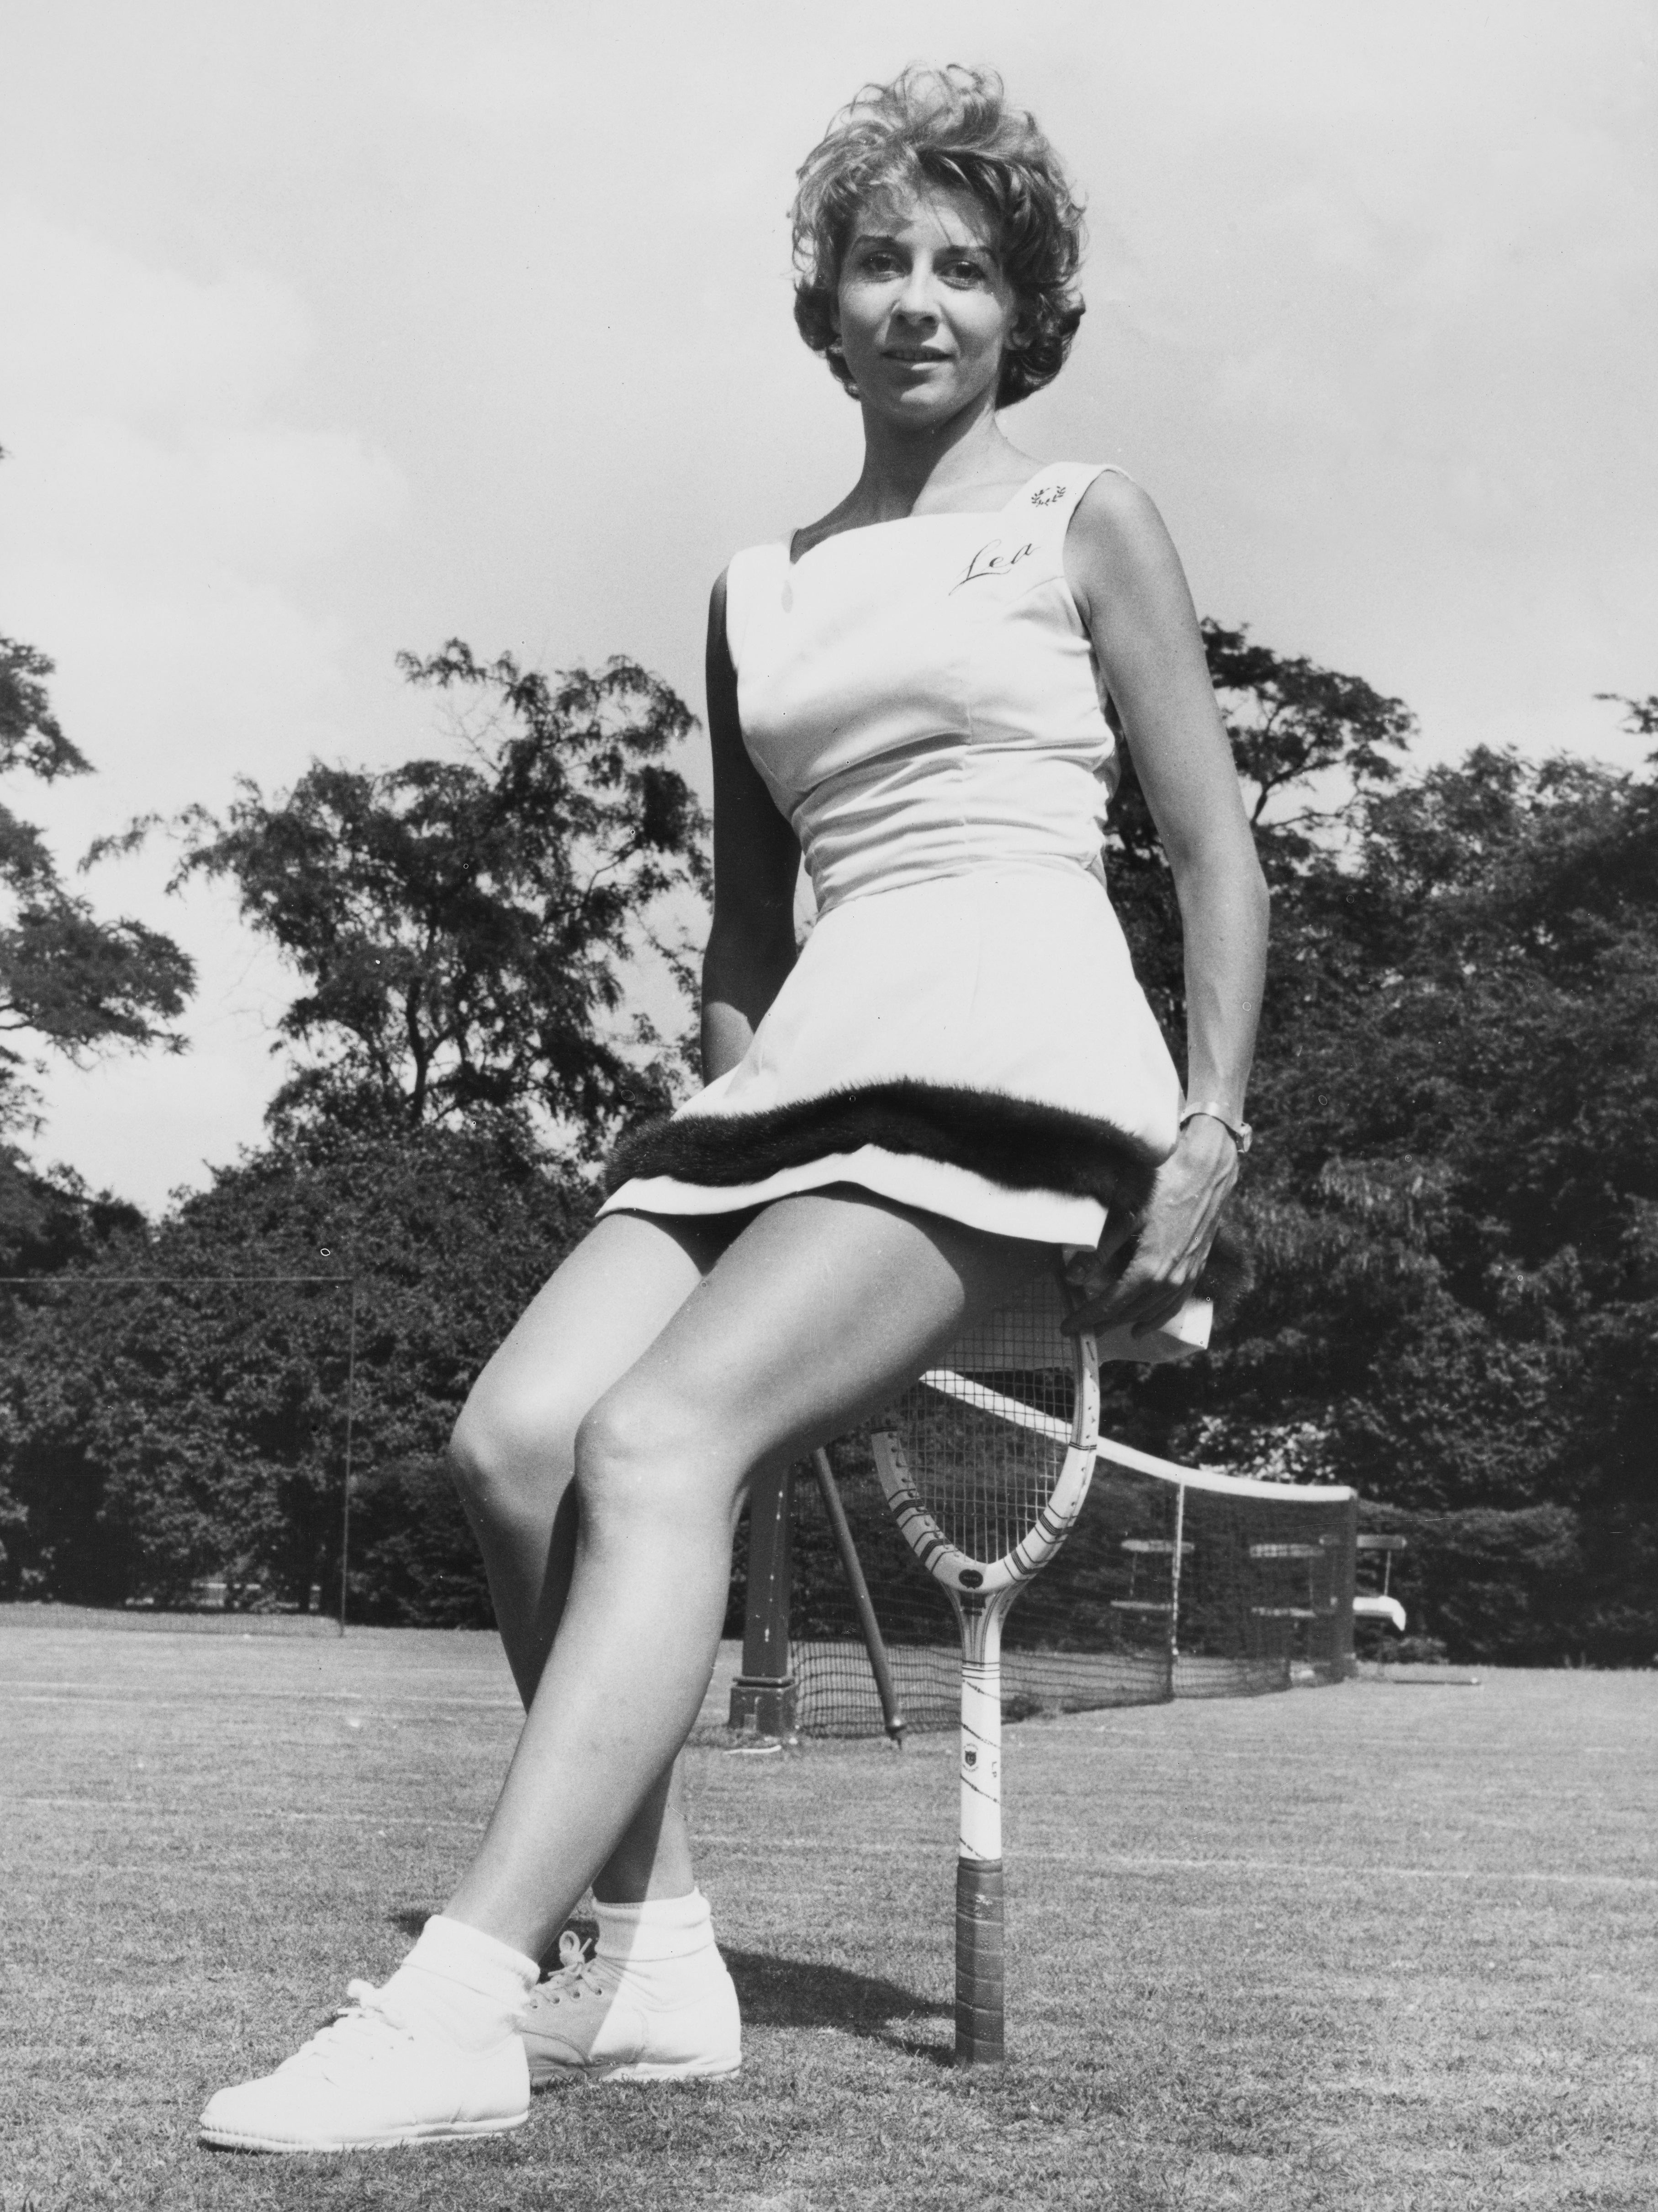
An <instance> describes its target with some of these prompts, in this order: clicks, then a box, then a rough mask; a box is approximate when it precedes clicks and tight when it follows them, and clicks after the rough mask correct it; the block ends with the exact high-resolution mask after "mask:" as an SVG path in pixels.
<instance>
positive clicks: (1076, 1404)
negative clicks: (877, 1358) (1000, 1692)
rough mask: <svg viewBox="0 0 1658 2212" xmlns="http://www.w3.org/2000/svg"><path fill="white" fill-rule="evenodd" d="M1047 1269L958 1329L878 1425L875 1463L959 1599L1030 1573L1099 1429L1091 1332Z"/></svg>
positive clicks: (1076, 1503)
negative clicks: (1072, 1320) (1080, 1328)
mask: <svg viewBox="0 0 1658 2212" xmlns="http://www.w3.org/2000/svg"><path fill="white" fill-rule="evenodd" d="M1068 1304H1069V1294H1068V1292H1067V1290H1066V1285H1065V1284H1064V1282H1063V1281H1062V1279H1061V1278H1060V1274H1059V1271H1058V1269H1057V1267H1056V1268H1054V1270H1053V1271H1051V1273H1050V1272H1046V1271H1045V1272H1044V1273H1041V1274H1039V1275H1037V1276H1035V1277H1033V1278H1032V1279H1031V1280H1030V1281H1029V1283H1027V1284H1026V1285H1023V1287H1022V1288H1021V1290H1020V1291H1018V1292H1017V1293H1016V1295H1015V1296H1014V1297H1011V1299H1009V1300H1008V1301H1007V1303H1006V1304H1003V1305H1001V1306H999V1307H997V1308H996V1309H995V1310H993V1312H991V1313H989V1314H987V1315H986V1316H984V1317H983V1319H982V1320H981V1321H979V1322H975V1324H974V1325H973V1326H972V1327H970V1328H968V1329H966V1330H964V1331H963V1334H961V1335H960V1336H958V1337H957V1339H956V1340H954V1341H953V1342H952V1343H951V1344H950V1346H947V1347H946V1349H945V1350H944V1352H943V1353H942V1354H941V1355H940V1357H939V1358H938V1361H937V1363H936V1364H934V1365H933V1366H932V1367H930V1368H929V1369H928V1370H927V1371H926V1373H925V1374H924V1375H923V1376H921V1377H920V1379H919V1380H918V1381H917V1382H915V1383H913V1384H911V1386H910V1387H909V1389H907V1390H905V1391H904V1392H902V1394H901V1395H899V1396H898V1397H897V1398H896V1399H895V1400H894V1401H892V1403H891V1404H890V1406H889V1407H886V1408H885V1409H884V1412H883V1413H882V1414H881V1416H880V1418H879V1419H878V1420H877V1422H876V1423H875V1424H874V1426H873V1432H872V1444H873V1447H874V1453H875V1464H876V1470H877V1473H878V1475H879V1477H880V1480H881V1485H882V1487H883V1489H884V1491H885V1492H886V1495H887V1501H888V1504H890V1506H891V1507H892V1509H893V1510H894V1512H895V1513H896V1516H897V1519H898V1523H899V1527H900V1528H901V1529H902V1532H903V1534H904V1537H905V1539H906V1541H908V1544H909V1546H910V1548H911V1550H912V1551H913V1552H914V1553H915V1555H916V1557H917V1558H918V1559H920V1562H921V1564H922V1565H924V1566H925V1567H926V1569H927V1571H928V1572H929V1573H930V1574H932V1575H933V1576H934V1577H936V1578H937V1579H938V1581H939V1582H941V1583H943V1584H944V1587H945V1589H948V1590H950V1591H951V1592H952V1594H956V1595H961V1596H972V1595H975V1594H977V1595H991V1594H993V1592H995V1591H997V1590H999V1589H1009V1588H1011V1587H1014V1586H1017V1584H1018V1583H1022V1582H1023V1581H1025V1580H1028V1579H1029V1577H1030V1576H1031V1575H1033V1574H1035V1572H1036V1571H1038V1569H1039V1568H1040V1567H1041V1566H1042V1565H1043V1564H1044V1563H1045V1561H1046V1560H1047V1559H1048V1557H1049V1556H1050V1554H1051V1553H1053V1552H1054V1550H1055V1549H1056V1548H1057V1547H1058V1546H1059V1544H1060V1543H1061V1542H1062V1541H1064V1538H1065V1536H1066V1534H1067V1533H1068V1531H1069V1529H1070V1528H1071V1526H1072V1522H1074V1521H1075V1519H1076V1516H1077V1515H1078V1512H1080V1510H1082V1504H1083V1500H1084V1498H1085V1497H1086V1496H1087V1492H1088V1484H1089V1481H1090V1479H1091V1477H1092V1474H1093V1470H1094V1462H1095V1457H1096V1446H1097V1443H1098V1437H1099V1417H1100V1416H1099V1365H1098V1358H1097V1355H1096V1348H1095V1345H1094V1340H1093V1339H1092V1338H1091V1337H1090V1336H1088V1335H1085V1334H1084V1335H1079V1336H1067V1335H1065V1334H1063V1333H1062V1332H1061V1330H1060V1322H1061V1321H1062V1320H1063V1319H1064V1317H1065V1315H1066V1311H1067V1307H1068Z"/></svg>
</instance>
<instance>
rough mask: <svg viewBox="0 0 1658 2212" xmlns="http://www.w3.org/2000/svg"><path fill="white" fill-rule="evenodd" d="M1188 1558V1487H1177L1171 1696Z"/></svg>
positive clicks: (1172, 1569)
mask: <svg viewBox="0 0 1658 2212" xmlns="http://www.w3.org/2000/svg"><path fill="white" fill-rule="evenodd" d="M1185 1557H1186V1485H1185V1484H1184V1483H1183V1482H1180V1483H1176V1484H1175V1548H1174V1550H1173V1552H1172V1553H1170V1555H1169V1696H1170V1697H1171V1698H1172V1697H1173V1696H1174V1694H1175V1668H1176V1667H1177V1666H1178V1665H1179V1663H1180V1586H1181V1562H1182V1561H1183V1560H1184V1559H1185Z"/></svg>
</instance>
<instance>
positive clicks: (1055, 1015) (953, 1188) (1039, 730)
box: [602, 462, 1181, 1244]
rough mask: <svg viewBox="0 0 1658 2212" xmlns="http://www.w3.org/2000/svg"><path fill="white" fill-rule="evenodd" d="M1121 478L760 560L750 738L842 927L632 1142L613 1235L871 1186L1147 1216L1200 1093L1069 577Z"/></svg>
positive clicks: (1013, 1225)
mask: <svg viewBox="0 0 1658 2212" xmlns="http://www.w3.org/2000/svg"><path fill="white" fill-rule="evenodd" d="M1099 473H1100V470H1099V468H1098V467H1097V466H1092V465H1082V464H1077V463H1072V462H1055V463H1054V464H1052V465H1049V466H1048V467H1047V468H1044V469H1042V471H1040V472H1039V473H1038V474H1037V475H1036V476H1035V477H1032V478H1031V480H1030V481H1029V483H1026V484H1025V485H1023V487H1022V488H1021V489H1020V490H1019V491H1017V493H1015V495H1013V497H1012V498H1011V500H1009V501H1008V502H1007V504H1006V506H1005V507H1003V508H1002V509H1001V510H1000V511H999V513H989V514H986V513H977V514H923V515H911V516H908V517H906V518H904V519H902V520H898V521H896V522H884V523H875V524H872V525H869V526H865V527H864V528H862V529H858V530H849V531H846V532H842V533H841V535H840V536H839V537H835V538H826V539H824V540H823V542H822V543H821V544H817V545H815V546H813V547H812V548H811V550H810V551H808V552H806V553H805V554H804V555H803V556H801V557H800V559H799V561H797V562H793V563H792V562H791V561H790V558H789V549H788V547H787V546H786V545H783V544H773V545H757V546H754V547H752V548H750V550H748V551H746V552H743V553H739V554H738V555H737V556H736V557H735V559H734V560H733V561H732V563H731V567H730V569H729V571H728V572H727V580H726V632H727V637H728V640H729V643H730V647H731V656H732V663H733V665H734V666H735V668H736V671H737V680H738V711H739V714H740V717H741V722H742V729H743V737H744V743H745V744H746V745H747V747H748V750H749V752H750V756H751V757H752V758H753V761H754V763H755V766H756V768H757V769H758V770H759V772H760V774H761V775H762V777H763V778H764V780H765V782H766V786H767V788H768V790H769V791H770V793H771V794H772V796H773V798H774V799H775V800H776V802H777V805H778V806H779V808H780V810H781V811H782V812H783V813H784V814H785V815H786V817H787V818H788V820H789V821H790V822H791V823H793V827H794V829H795V832H796V835H797V836H799V840H800V843H801V847H802V848H803V850H804V852H805V863H806V866H807V869H808V870H809V872H810V873H811V881H812V884H813V887H814V889H815V890H816V892H817V908H818V911H817V921H816V922H815V923H814V925H813V927H812V929H811V933H810V935H809V936H808V937H807V939H806V941H805V945H804V946H803V948H802V950H801V952H800V956H799V960H798V961H797V963H796V964H795V966H794V968H793V970H792V972H791V973H790V975H789V976H788V978H787V980H786V981H785V983H784V985H783V987H782V988H781V990H780V992H779V993H778V994H777V997H776V999H775V1000H774V1001H773V1003H772V1006H771V1007H770V1009H769V1011H768V1012H767V1014H766V1016H765V1018H764V1019H763V1020H762V1023H761V1024H760V1026H759V1028H758V1029H757V1030H756V1032H755V1036H754V1039H753V1042H752V1043H751V1044H750V1047H749V1049H748V1051H747V1052H746V1053H745V1054H744V1057H743V1058H742V1060H740V1061H739V1062H738V1065H737V1066H735V1067H733V1068H731V1069H730V1070H728V1071H727V1073H726V1074H724V1075H722V1076H720V1078H719V1079H718V1080H717V1081H715V1082H714V1083H711V1084H709V1085H708V1087H707V1089H706V1090H704V1091H700V1092H699V1093H698V1094H697V1095H696V1097H694V1098H692V1099H691V1100H690V1101H689V1103H688V1104H686V1105H685V1106H683V1107H682V1108H681V1109H679V1111H678V1112H677V1114H676V1115H673V1116H672V1117H671V1119H669V1120H667V1121H661V1122H658V1123H656V1124H654V1125H653V1126H652V1127H649V1128H647V1129H646V1130H644V1131H643V1132H641V1133H639V1134H637V1135H635V1136H634V1137H633V1138H631V1139H629V1141H628V1142H627V1143H626V1144H625V1145H623V1146H622V1147H621V1149H620V1151H619V1152H618V1153H617V1156H616V1163H615V1168H614V1173H615V1175H616V1176H617V1177H618V1178H625V1179H623V1180H621V1181H620V1186H619V1188H616V1189H615V1190H614V1191H613V1193H612V1194H611V1196H610V1198H609V1199H608V1200H607V1201H606V1203H605V1206H604V1208H603V1209H602V1210H603V1211H604V1212H615V1211H616V1210H618V1209H624V1208H625V1209H628V1210H629V1211H634V1212H650V1213H671V1214H684V1213H716V1212H728V1211H731V1210H733V1209H736V1208H739V1207H744V1206H754V1205H757V1204H760V1203H762V1202H764V1201H766V1200H770V1199H775V1198H781V1197H783V1196H786V1195H787V1194H790V1193H793V1192H796V1191H803V1190H811V1189H817V1188H822V1187H823V1186H824V1185H826V1184H830V1183H851V1184H856V1185H859V1186H861V1187H862V1188H865V1189H866V1190H871V1191H874V1192H878V1193H879V1194H880V1195H881V1196H883V1197H884V1198H889V1199H893V1200H898V1201H900V1202H902V1203H903V1204H906V1205H909V1206H920V1207H924V1208H926V1210H928V1211H929V1212H934V1213H939V1214H944V1215H946V1216H948V1217H950V1218H953V1219H955V1220H958V1221H963V1222H966V1223H969V1224H970V1225H972V1226H974V1227H975V1228H978V1229H983V1230H988V1231H993V1232H994V1233H996V1234H999V1235H1002V1236H1008V1237H1029V1238H1034V1239H1036V1240H1039V1241H1042V1242H1044V1243H1056V1244H1092V1243H1096V1241H1097V1240H1098V1237H1099V1235H1100V1232H1101V1230H1102V1227H1103V1225H1104V1223H1105V1218H1106V1214H1107V1212H1108V1210H1109V1209H1110V1208H1111V1207H1112V1206H1115V1205H1118V1204H1122V1203H1127V1204H1130V1205H1135V1206H1138V1205H1139V1204H1141V1203H1143V1202H1144V1199H1145V1194H1146V1192H1147V1190H1148V1189H1149V1187H1150V1182H1151V1173H1152V1171H1153V1170H1154V1169H1155V1168H1156V1166H1157V1163H1158V1162H1159V1161H1161V1160H1163V1159H1164V1158H1167V1157H1168V1155H1169V1153H1170V1152H1172V1151H1173V1150H1174V1147H1175V1139H1176V1137H1177V1135H1178V1118H1179V1112H1180V1106H1181V1087H1180V1082H1179V1079H1178V1077H1177V1076H1176V1074H1175V1068H1174V1065H1173V1063H1172V1061H1171V1060H1170V1059H1169V1053H1168V1049H1167V1048H1166V1046H1165V1045H1164V1042H1163V1036H1162V1034H1161V1032H1160V1031H1159V1030H1158V1028H1157V1022H1156V1020H1155V1019H1154V1018H1153V1016H1152V1013H1151V1008H1150V1007H1149V1006H1148V1005H1147V1004H1146V1001H1145V994H1144V993H1143V992H1142V991H1141V989H1140V987H1139V983H1138V981H1136V980H1135V976H1134V972H1133V966H1132V964H1131V963H1130V960H1129V956H1128V948H1127V944H1126V943H1125V941H1124V938H1123V934H1122V930H1121V926H1120V925H1119V923H1118V921H1117V918H1116V916H1115V915H1114V913H1113V911H1112V908H1111V902H1110V900H1109V898H1108V896H1107V892H1106V887H1105V876H1104V871H1103V868H1102V862H1101V857H1100V855H1101V842H1102V834H1103V828H1104V821H1105V810H1106V805H1107V802H1108V799H1109V797H1110V794H1111V792H1112V790H1113V788H1114V785H1115V782H1116V776H1117V756H1116V746H1115V741H1114V738H1113V736H1112V733H1111V731H1110V728H1109V726H1108V724H1107V721H1106V719H1105V715H1104V713H1103V711H1102V696H1101V685H1100V681H1099V675H1098V671H1097V669H1096V665H1095V663H1094V658H1093V653H1092V650H1091V647H1090V643H1089V640H1088V636H1087V634H1086V632H1085V630H1084V627H1083V623H1082V619H1081V617H1080V616H1079V614H1078V610H1077V605H1076V602H1075V600H1074V599H1073V598H1072V593H1071V591H1070V587H1069V586H1068V585H1067V584H1066V577H1065V538H1066V527H1067V526H1068V524H1069V522H1070V520H1071V517H1072V513H1073V512H1074V510H1075V507H1076V505H1077V501H1078V500H1079V499H1080V498H1081V496H1082V495H1083V493H1084V491H1085V490H1086V489H1087V488H1088V486H1089V485H1090V483H1092V482H1093V480H1094V478H1095V477H1096V476H1097V475H1098V474H1099Z"/></svg>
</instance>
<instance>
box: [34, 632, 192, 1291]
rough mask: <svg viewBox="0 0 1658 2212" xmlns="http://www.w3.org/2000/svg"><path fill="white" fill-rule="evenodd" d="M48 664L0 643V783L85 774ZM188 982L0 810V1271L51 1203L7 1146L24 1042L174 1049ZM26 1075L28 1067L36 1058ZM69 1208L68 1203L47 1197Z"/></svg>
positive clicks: (80, 1052) (67, 1197)
mask: <svg viewBox="0 0 1658 2212" xmlns="http://www.w3.org/2000/svg"><path fill="white" fill-rule="evenodd" d="M51 675H52V662H51V661H50V660H49V659H47V658H46V654H45V653H41V652H39V650H37V648H36V647H33V646H30V645H24V644H21V643H20V642H19V641H17V640H16V639H15V638H8V637H0V774H5V773H7V772H12V771H18V770H21V772H22V773H24V774H26V775H34V776H37V777H39V779H40V780H41V781H43V782H46V783H51V782H54V781H57V779H58V777H60V776H65V775H88V774H90V773H91V764H90V763H89V762H88V760H87V759H86V757H85V756H84V755H83V754H82V753H81V752H80V751H79V750H77V748H76V746H75V745H74V744H71V742H70V739H69V738H67V737H66V736H65V735H64V731H63V728H62V727H61V726H60V725H59V723H58V720H57V718H56V716H55V715H54V714H53V713H52V706H51V701H50V697H49V695H48V692H47V690H46V679H47V678H48V677H50V676H51ZM193 985H194V970H193V968H192V965H191V961H190V959H189V958H188V957H187V956H186V955H185V953H184V952H182V951H180V950H179V946H178V945H175V944H174V943H173V940H172V939H171V938H169V937H165V936H163V935H162V934H161V933H160V932H159V931H157V930H153V929H149V928H148V927H146V926H145V925H144V924H143V922H138V921H131V920H121V921H100V920H99V919H98V918H97V916H96V915H94V913H93V911H92V908H91V907H90V906H89V905H88V902H86V901H85V900H84V899H82V898H77V897H76V896H72V895H71V894H70V892H69V891H68V890H65V888H64V884H63V883H62V881H61V879H60V878H59V876H58V869H57V866H56V864H55V862H54V861H53V860H52V854H51V852H50V850H49V849H48V848H47V846H46V840H45V839H44V838H43V837H42V836H41V835H40V832H39V829H36V828H35V827H34V826H33V823H27V822H25V821H23V820H21V818H20V817H18V816H17V815H16V814H15V813H14V812H13V811H11V810H10V809H9V807H7V806H5V805H0V1263H3V1265H4V1271H6V1272H12V1271H14V1270H15V1264H16V1261H17V1258H18V1255H19V1252H20V1249H21V1247H22V1245H23V1244H24V1243H27V1240H29V1239H30V1238H32V1237H39V1235H40V1234H41V1232H42V1231H43V1227H44V1225H45V1223H46V1217H47V1215H48V1214H50V1213H51V1212H52V1211H53V1209H54V1206H55V1205H56V1204H57V1200H55V1199H54V1195H53V1190H52V1186H51V1184H50V1183H49V1182H46V1181H43V1180H42V1179H41V1178H40V1177H39V1176H34V1175H31V1174H30V1172H29V1171H28V1170H27V1166H26V1165H25V1163H24V1158H23V1154H22V1151H21V1144H20V1142H19V1139H21V1137H22V1136H24V1135H26V1134H27V1133H32V1132H33V1130H34V1129H35V1128H36V1127H38V1126H39V1125H38V1121H37V1119H36V1115H35V1110H34V1109H35V1104H36V1100H35V1095H34V1093H33V1090H32V1089H31V1087H30V1085H29V1084H28V1081H27V1075H26V1073H25V1071H26V1069H27V1067H28V1066H29V1062H28V1060H27V1059H26V1057H25V1054H24V1053H23V1052H21V1051H20V1050H19V1049H18V1048H17V1047H16V1046H15V1045H14V1044H13V1043H11V1042H9V1039H11V1038H14V1037H15V1038H18V1039H20V1040H21V1039H23V1038H29V1039H33V1040H34V1041H35V1042H37V1044H38V1045H39V1047H40V1048H44V1049H46V1050H49V1051H52V1052H56V1053H58V1054H61V1055H62V1056H63V1057H64V1058H66V1059H68V1060H72V1061H76V1062H77V1063H79V1062H83V1061H85V1060H88V1059H89V1058H91V1057H93V1056H94V1055H95V1054H99V1053H101V1052H106V1051H112V1050H127V1051H138V1050H142V1049H143V1048H145V1047H147V1046H150V1045H155V1044H159V1045H161V1046H163V1047H164V1048H166V1049H167V1050H168V1051H173V1052H177V1051H181V1050H182V1049H183V1042H184V1040H183V1038H182V1036H180V1035H179V1032H178V1031H177V1030H174V1029H173V1028H171V1027H169V1026H168V1024H171V1023H172V1022H173V1020H175V1019H176V1018H177V1017H178V1016H179V1014H180V1013H181V1012H183V1010H184V1006H185V1000H187V999H188V997H189V995H190V993H191V989H192V987H193ZM35 1066H36V1067H37V1069H38V1067H39V1061H36V1063H35ZM58 1196H59V1197H60V1198H62V1199H63V1200H64V1202H66V1203H72V1202H73V1200H72V1196H71V1194H67V1193H64V1194H58Z"/></svg>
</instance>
